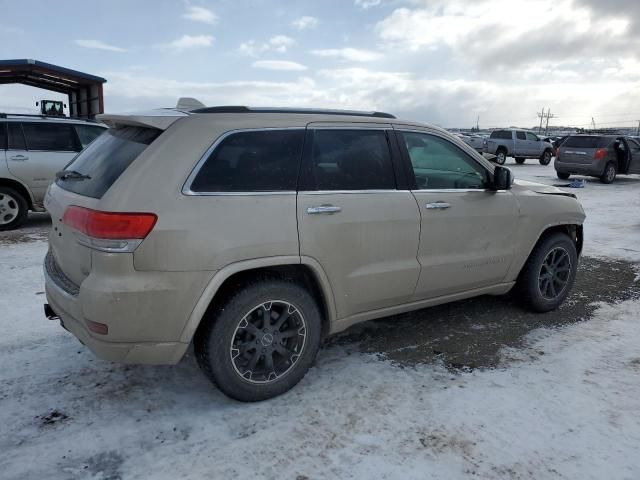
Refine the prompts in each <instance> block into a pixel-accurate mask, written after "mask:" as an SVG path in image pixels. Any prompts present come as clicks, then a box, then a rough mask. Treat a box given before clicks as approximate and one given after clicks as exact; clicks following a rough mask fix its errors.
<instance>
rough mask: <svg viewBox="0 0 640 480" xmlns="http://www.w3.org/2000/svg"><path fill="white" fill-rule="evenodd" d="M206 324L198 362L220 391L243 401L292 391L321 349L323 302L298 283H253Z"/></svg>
mask: <svg viewBox="0 0 640 480" xmlns="http://www.w3.org/2000/svg"><path fill="white" fill-rule="evenodd" d="M203 322H204V324H203V325H201V327H200V329H199V330H198V332H197V334H196V338H195V342H194V347H195V352H196V358H197V360H198V364H199V365H200V368H202V370H203V371H204V373H205V374H206V375H207V376H208V377H209V379H210V380H212V381H213V383H215V384H216V385H217V386H218V388H220V390H222V391H223V392H224V393H225V394H226V395H228V396H229V397H231V398H234V399H236V400H239V401H242V402H256V401H260V400H266V399H268V398H272V397H275V396H277V395H280V394H282V393H284V392H286V391H287V390H289V389H291V388H292V387H293V386H295V385H296V384H297V383H298V382H299V381H300V380H302V377H304V375H305V374H306V373H307V370H308V369H309V367H311V365H312V363H313V361H314V359H315V357H316V354H317V353H318V349H319V348H320V339H321V323H322V320H321V314H320V310H319V309H318V305H317V304H316V302H315V300H314V299H313V297H312V296H311V295H310V294H309V293H308V292H307V290H305V289H304V288H302V287H301V286H299V285H297V284H295V283H292V282H287V281H283V280H264V281H260V282H256V283H252V284H249V285H247V286H246V287H244V288H242V289H240V290H239V291H237V292H236V293H235V294H234V295H232V296H231V297H230V298H228V300H227V301H226V302H223V303H222V304H221V305H220V306H218V308H216V309H215V311H214V312H213V314H212V315H210V316H209V318H205V319H204V320H203Z"/></svg>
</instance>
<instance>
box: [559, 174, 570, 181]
mask: <svg viewBox="0 0 640 480" xmlns="http://www.w3.org/2000/svg"><path fill="white" fill-rule="evenodd" d="M556 175H558V178H559V179H560V180H568V179H569V177H570V176H571V175H570V174H568V173H565V172H556Z"/></svg>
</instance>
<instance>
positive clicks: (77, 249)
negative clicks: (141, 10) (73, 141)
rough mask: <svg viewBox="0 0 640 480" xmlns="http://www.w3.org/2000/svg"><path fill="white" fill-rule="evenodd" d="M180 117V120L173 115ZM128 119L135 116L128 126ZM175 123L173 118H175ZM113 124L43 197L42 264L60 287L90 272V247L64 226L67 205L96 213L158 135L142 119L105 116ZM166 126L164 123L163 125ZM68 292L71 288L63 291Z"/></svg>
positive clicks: (156, 130)
mask: <svg viewBox="0 0 640 480" xmlns="http://www.w3.org/2000/svg"><path fill="white" fill-rule="evenodd" d="M174 113H176V114H177V116H178V118H179V117H180V116H183V115H182V114H181V113H180V112H174ZM127 118H133V119H134V120H133V121H131V122H129V123H128V122H127ZM176 119H177V118H176ZM101 120H103V121H105V120H107V123H109V122H108V120H111V123H110V124H111V126H112V128H110V129H109V130H108V131H107V132H106V133H105V134H103V135H101V136H100V137H98V138H97V139H96V140H95V141H94V142H92V143H91V144H90V145H89V146H88V147H87V148H86V149H85V150H83V151H82V152H80V154H78V156H76V157H75V158H74V159H73V160H72V161H71V162H70V163H69V164H68V165H67V166H66V168H65V169H64V171H62V172H59V173H58V176H57V177H58V178H57V179H56V181H55V183H54V184H53V185H52V186H51V187H50V188H49V191H48V192H47V195H46V197H45V207H46V208H47V210H48V211H49V213H50V214H51V221H52V228H51V232H50V235H49V254H48V259H47V262H46V265H47V270H48V272H49V273H50V274H52V271H50V270H49V269H50V268H52V269H53V270H54V272H53V273H55V274H56V276H57V280H62V282H60V281H59V282H58V284H59V285H61V286H62V285H64V284H65V282H68V281H71V282H72V283H73V284H75V285H76V286H79V285H80V284H81V283H82V281H83V280H84V279H85V278H86V277H87V276H88V275H89V273H90V272H91V264H92V262H91V256H92V251H93V250H92V248H90V247H88V246H86V238H83V236H82V235H81V234H80V233H79V232H78V230H77V229H76V228H72V227H71V226H69V223H72V222H69V221H67V222H65V221H64V218H65V216H64V215H65V211H68V208H69V207H70V206H77V207H82V208H86V209H91V210H100V199H101V198H102V197H103V195H104V194H105V193H106V192H107V191H108V190H109V188H111V186H112V185H113V184H114V183H115V182H116V180H117V179H118V178H119V177H120V176H121V175H122V174H123V173H124V172H125V171H126V169H127V168H128V167H129V166H130V165H131V164H132V163H133V162H134V160H135V159H136V158H138V157H139V156H140V154H142V152H144V151H145V149H146V148H147V147H148V146H149V145H150V144H151V143H152V142H153V141H154V140H155V139H156V138H157V137H158V136H159V135H160V134H161V133H162V129H160V128H156V127H155V125H153V126H151V125H144V122H142V121H141V120H140V117H139V116H137V117H123V116H104V117H103V118H101ZM162 126H163V127H164V128H166V127H168V125H162ZM66 290H67V291H69V289H66Z"/></svg>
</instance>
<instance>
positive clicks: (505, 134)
mask: <svg viewBox="0 0 640 480" xmlns="http://www.w3.org/2000/svg"><path fill="white" fill-rule="evenodd" d="M489 138H497V139H499V140H511V131H510V130H496V131H494V132H491V135H490V136H489Z"/></svg>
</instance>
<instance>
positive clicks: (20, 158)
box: [9, 155, 29, 162]
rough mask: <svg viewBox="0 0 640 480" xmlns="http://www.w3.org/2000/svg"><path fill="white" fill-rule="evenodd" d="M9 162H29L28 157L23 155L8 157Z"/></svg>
mask: <svg viewBox="0 0 640 480" xmlns="http://www.w3.org/2000/svg"><path fill="white" fill-rule="evenodd" d="M9 160H14V161H16V162H24V161H25V160H29V157H25V156H24V155H14V156H13V157H9Z"/></svg>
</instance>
